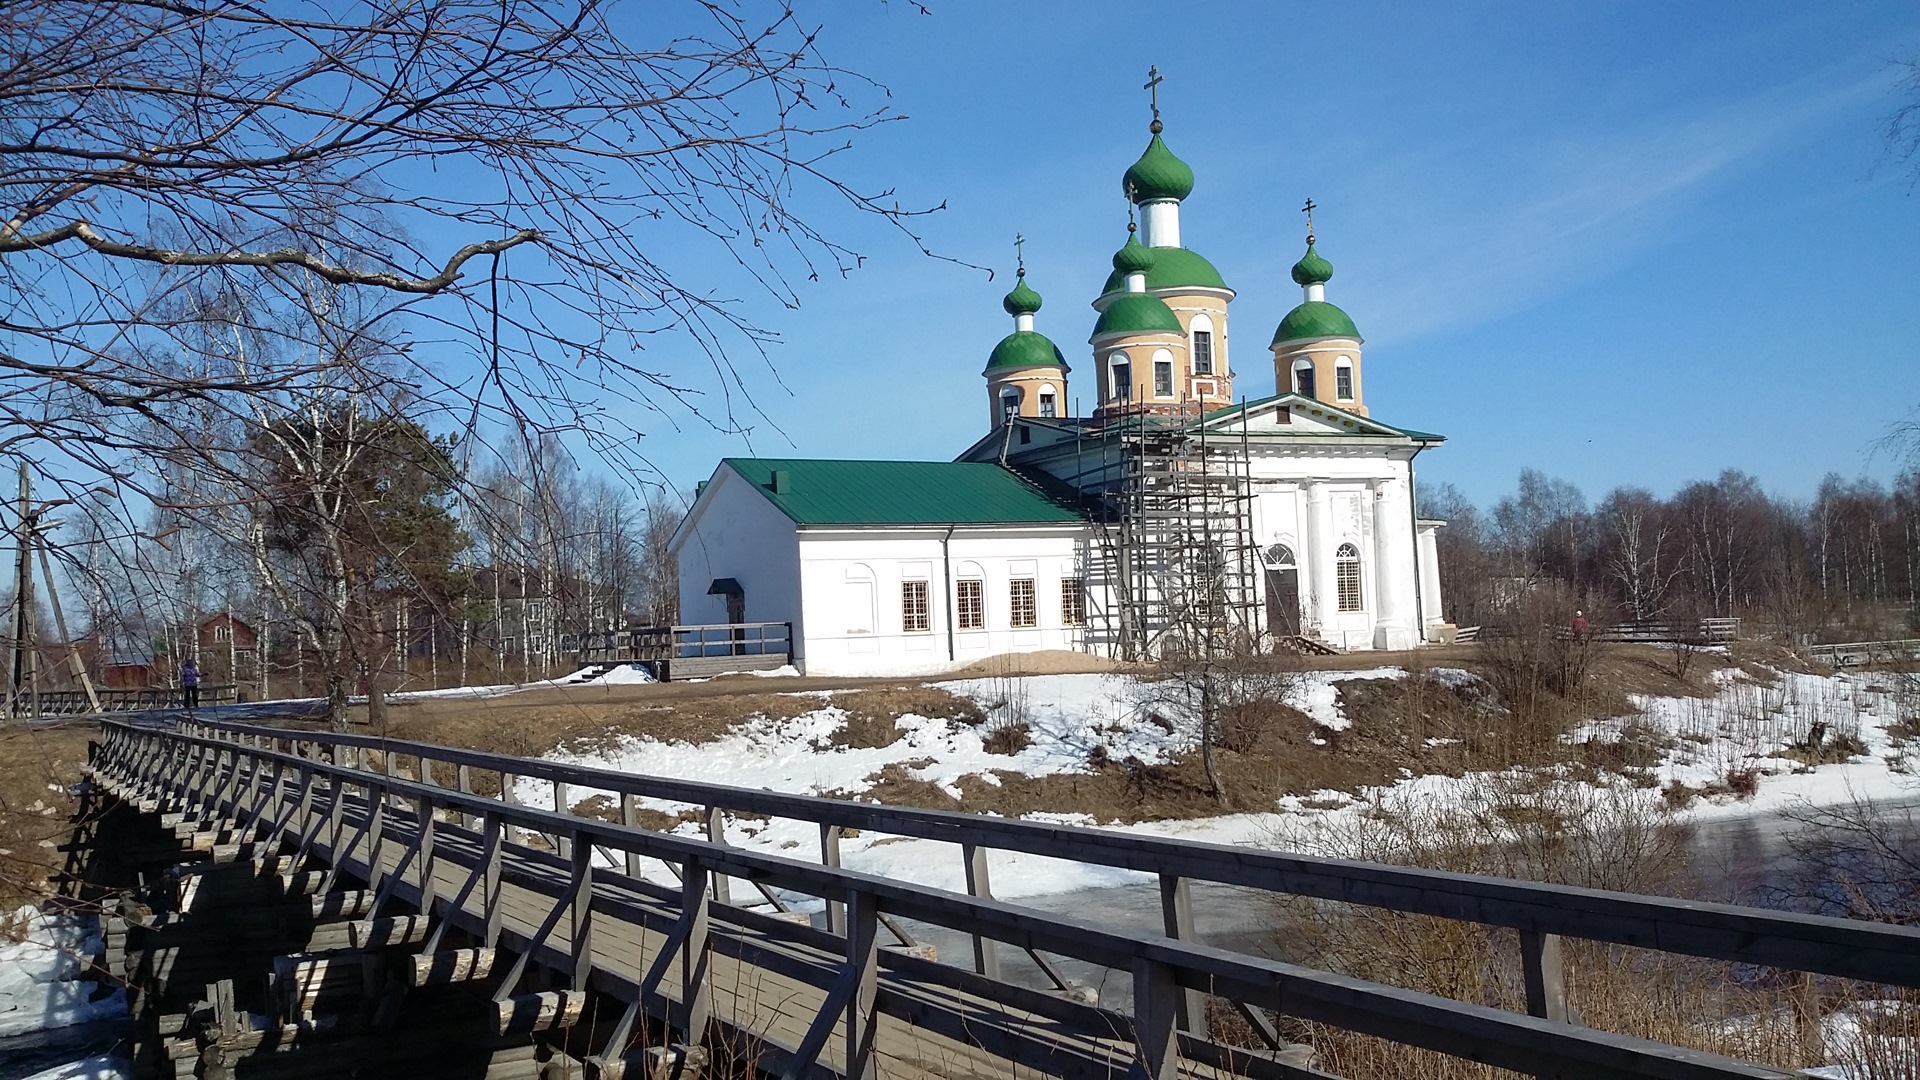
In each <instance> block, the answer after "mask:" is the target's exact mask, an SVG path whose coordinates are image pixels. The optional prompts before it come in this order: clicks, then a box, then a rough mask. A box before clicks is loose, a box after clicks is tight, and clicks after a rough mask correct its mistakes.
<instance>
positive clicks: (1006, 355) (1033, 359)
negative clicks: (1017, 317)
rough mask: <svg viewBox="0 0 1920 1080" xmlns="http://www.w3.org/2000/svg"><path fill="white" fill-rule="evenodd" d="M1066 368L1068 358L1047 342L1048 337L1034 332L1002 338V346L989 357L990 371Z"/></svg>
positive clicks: (996, 346) (1018, 333) (1029, 331)
mask: <svg viewBox="0 0 1920 1080" xmlns="http://www.w3.org/2000/svg"><path fill="white" fill-rule="evenodd" d="M1066 366H1067V358H1066V357H1065V356H1062V355H1061V354H1060V348H1059V346H1057V345H1055V344H1054V343H1053V342H1051V341H1049V340H1047V337H1046V335H1044V334H1036V333H1034V332H1033V331H1032V330H1015V331H1014V332H1013V333H1011V334H1008V335H1007V336H1006V337H1003V338H1001V339H1000V344H998V345H995V346H994V347H993V354H992V355H991V356H988V357H987V370H988V371H996V370H1003V369H1006V368H1036V367H1057V368H1060V369H1062V370H1065V369H1066Z"/></svg>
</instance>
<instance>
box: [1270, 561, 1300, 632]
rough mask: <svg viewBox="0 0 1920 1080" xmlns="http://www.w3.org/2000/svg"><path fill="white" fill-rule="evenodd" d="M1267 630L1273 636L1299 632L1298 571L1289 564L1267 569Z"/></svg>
mask: <svg viewBox="0 0 1920 1080" xmlns="http://www.w3.org/2000/svg"><path fill="white" fill-rule="evenodd" d="M1267 632H1268V633H1270V634H1272V635H1274V636H1275V637H1293V636H1295V635H1297V634H1299V633H1300V571H1298V570H1296V569H1294V568H1293V567H1291V566H1289V567H1287V568H1286V569H1284V570H1268V571H1267Z"/></svg>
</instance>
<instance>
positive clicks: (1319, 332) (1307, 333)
mask: <svg viewBox="0 0 1920 1080" xmlns="http://www.w3.org/2000/svg"><path fill="white" fill-rule="evenodd" d="M1318 338H1352V339H1353V340H1355V341H1359V340H1360V331H1359V329H1358V328H1357V327H1355V326H1354V325H1353V319H1352V318H1351V317H1349V316H1348V315H1347V313H1346V312H1344V311H1341V310H1340V309H1339V308H1337V307H1334V306H1333V305H1332V304H1329V303H1327V302H1326V301H1325V300H1309V301H1307V302H1306V303H1304V304H1301V305H1300V306H1299V307H1297V308H1294V309H1293V310H1292V311H1289V312H1287V317H1286V318H1284V319H1281V320H1280V328H1279V329H1278V330H1275V331H1274V332H1273V344H1275V345H1278V344H1280V343H1281V342H1283V341H1311V340H1315V339H1318Z"/></svg>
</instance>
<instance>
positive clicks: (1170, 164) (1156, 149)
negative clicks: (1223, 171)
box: [1121, 134, 1193, 203]
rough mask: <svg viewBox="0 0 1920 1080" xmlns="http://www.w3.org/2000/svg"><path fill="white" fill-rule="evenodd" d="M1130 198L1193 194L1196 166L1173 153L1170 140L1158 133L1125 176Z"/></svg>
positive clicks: (1138, 200) (1140, 199)
mask: <svg viewBox="0 0 1920 1080" xmlns="http://www.w3.org/2000/svg"><path fill="white" fill-rule="evenodd" d="M1121 183H1122V185H1124V186H1123V190H1125V192H1126V194H1127V198H1129V199H1132V200H1133V201H1134V202H1135V203H1144V202H1152V201H1153V200H1155V199H1173V200H1175V201H1176V202H1177V201H1179V200H1181V199H1184V198H1186V197H1187V196H1188V195H1191V194H1193V170H1192V169H1191V168H1188V167H1187V163H1186V162H1184V161H1181V160H1180V159H1179V158H1177V157H1174V156H1173V151H1171V150H1169V149H1167V144H1166V143H1164V142H1161V141H1160V136H1159V135H1158V134H1155V135H1154V137H1153V139H1152V141H1150V142H1148V143H1147V149H1146V152H1145V153H1143V154H1141V155H1140V160H1139V161H1136V162H1134V163H1133V164H1132V165H1131V166H1129V167H1128V169H1127V174H1126V176H1125V177H1123V178H1122V179H1121Z"/></svg>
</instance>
